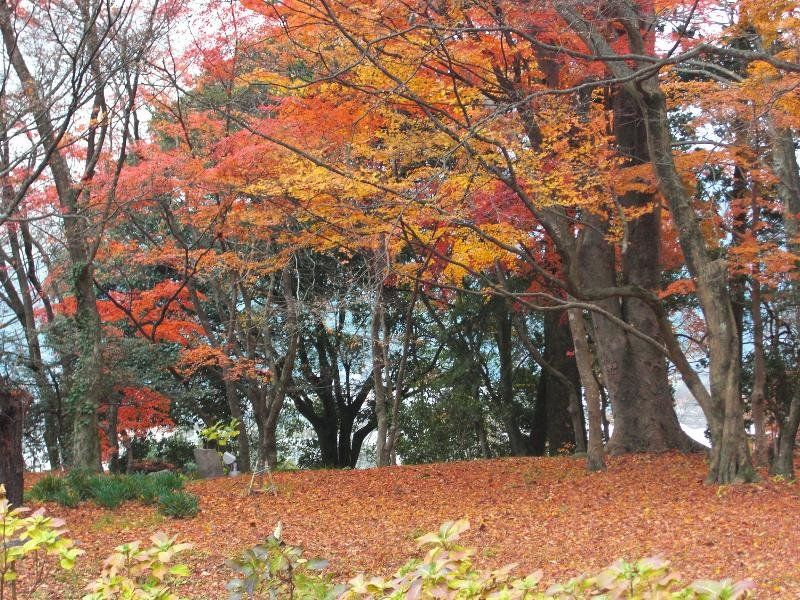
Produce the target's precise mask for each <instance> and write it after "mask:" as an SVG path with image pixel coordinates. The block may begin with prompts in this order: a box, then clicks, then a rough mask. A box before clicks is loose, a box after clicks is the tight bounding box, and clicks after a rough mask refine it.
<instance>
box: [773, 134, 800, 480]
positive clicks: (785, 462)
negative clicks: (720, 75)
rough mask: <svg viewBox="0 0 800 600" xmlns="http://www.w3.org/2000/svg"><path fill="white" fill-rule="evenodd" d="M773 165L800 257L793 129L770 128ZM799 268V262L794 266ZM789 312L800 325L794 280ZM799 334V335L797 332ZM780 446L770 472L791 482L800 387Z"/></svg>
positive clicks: (789, 235) (799, 181) (783, 423)
mask: <svg viewBox="0 0 800 600" xmlns="http://www.w3.org/2000/svg"><path fill="white" fill-rule="evenodd" d="M770 133H771V137H772V163H773V168H774V171H775V174H776V175H777V179H778V182H777V191H778V197H779V198H780V200H781V204H782V205H783V214H784V223H785V228H786V240H787V246H788V247H789V250H790V251H791V252H792V254H793V255H794V256H795V257H797V256H800V240H798V235H800V169H799V168H798V164H797V155H796V152H795V148H794V137H793V135H792V132H791V131H790V130H785V129H784V130H779V129H776V128H774V127H772V128H771V131H770ZM795 268H797V262H796V263H795ZM788 294H789V310H790V311H791V313H792V314H791V318H790V321H792V322H793V323H795V324H798V323H800V283H798V281H797V280H793V281H792V282H791V283H790V286H789V291H788ZM795 333H796V332H795ZM778 425H779V431H778V444H777V448H776V453H775V457H774V460H773V463H772V468H771V469H770V472H771V473H773V474H775V475H782V476H784V477H787V478H789V479H793V478H794V447H795V440H796V438H797V431H798V428H800V385H798V384H795V390H794V393H793V394H792V397H791V400H790V402H789V406H788V409H787V410H786V414H785V415H782V416H781V417H780V418H779V419H778Z"/></svg>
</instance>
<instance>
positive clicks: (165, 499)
mask: <svg viewBox="0 0 800 600" xmlns="http://www.w3.org/2000/svg"><path fill="white" fill-rule="evenodd" d="M158 512H160V513H161V514H162V515H166V516H168V517H172V518H174V519H186V518H189V517H194V516H195V515H197V513H198V512H200V503H199V499H198V498H197V496H195V495H194V494H190V493H188V492H167V493H166V494H163V495H162V496H161V497H160V498H159V499H158Z"/></svg>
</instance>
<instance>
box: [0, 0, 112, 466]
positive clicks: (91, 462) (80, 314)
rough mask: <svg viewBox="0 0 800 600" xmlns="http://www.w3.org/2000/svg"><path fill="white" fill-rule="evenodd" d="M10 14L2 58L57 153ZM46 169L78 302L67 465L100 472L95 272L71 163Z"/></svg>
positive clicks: (4, 9) (0, 10) (1, 18)
mask: <svg viewBox="0 0 800 600" xmlns="http://www.w3.org/2000/svg"><path fill="white" fill-rule="evenodd" d="M13 12H14V11H13V10H12V8H11V6H10V5H9V4H8V2H7V1H6V0H2V1H0V32H2V37H3V43H4V45H5V49H6V53H7V56H8V57H9V62H10V63H11V65H12V66H13V68H14V71H15V73H16V74H17V76H18V77H19V79H20V81H21V82H22V86H23V89H24V90H25V94H26V96H27V97H26V100H27V101H28V102H29V103H30V109H31V112H32V114H33V116H34V119H35V122H36V129H37V133H38V135H39V137H40V138H41V140H42V141H43V142H44V144H45V146H46V147H52V148H55V147H56V143H55V140H56V136H55V130H54V128H53V123H52V121H51V118H50V114H51V113H50V107H49V106H48V104H47V102H46V101H45V99H44V98H42V96H41V95H40V91H39V90H40V86H39V82H37V81H36V79H35V78H34V77H33V75H32V74H31V71H30V69H29V68H28V65H27V63H26V61H25V57H24V56H23V55H22V52H21V47H20V45H19V44H18V37H17V35H16V32H15V31H14V27H13V20H14V19H13V17H12V15H13ZM87 27H88V28H89V29H91V28H92V27H93V25H92V24H88V23H87ZM90 33H92V32H91V31H87V34H86V36H87V38H86V39H87V40H89V39H90ZM90 46H91V44H90ZM90 50H97V48H94V49H92V48H90ZM49 167H50V172H51V174H52V176H53V183H54V185H55V188H56V192H57V195H58V200H59V204H60V207H61V210H62V211H63V213H64V217H63V220H64V234H65V238H66V249H67V254H68V256H69V274H70V276H69V280H70V291H71V292H72V293H73V294H74V296H75V301H76V312H75V325H76V330H77V340H76V353H77V355H78V361H77V368H76V369H75V373H74V377H73V382H72V386H71V388H70V394H69V401H70V407H69V408H70V410H71V411H72V416H73V431H72V452H71V454H72V456H71V460H72V465H71V466H72V467H76V468H88V469H92V470H99V469H100V468H101V463H100V441H99V437H98V427H97V408H98V406H99V405H100V400H101V398H102V394H103V385H102V355H101V327H100V315H99V313H98V310H97V302H96V298H95V291H94V267H93V265H92V256H91V252H90V246H89V242H88V237H89V236H88V232H87V230H86V227H87V222H86V221H85V219H84V218H83V210H82V206H81V202H80V191H79V188H78V187H77V186H76V185H74V182H73V179H72V174H71V172H70V168H69V164H68V163H67V160H66V158H65V157H64V155H63V154H62V152H61V151H60V150H58V149H56V150H54V151H53V152H52V154H51V156H50V159H49Z"/></svg>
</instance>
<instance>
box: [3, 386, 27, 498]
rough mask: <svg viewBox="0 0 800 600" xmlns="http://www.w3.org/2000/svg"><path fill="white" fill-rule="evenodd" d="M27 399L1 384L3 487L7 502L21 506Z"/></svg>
mask: <svg viewBox="0 0 800 600" xmlns="http://www.w3.org/2000/svg"><path fill="white" fill-rule="evenodd" d="M26 404H27V398H26V397H25V394H24V393H23V392H21V391H20V390H15V389H13V388H12V387H11V386H10V385H8V382H7V381H5V380H0V483H2V484H3V485H5V488H6V496H7V497H8V501H9V502H10V503H11V504H12V505H14V506H22V490H23V476H24V471H25V461H24V459H23V456H22V429H23V424H24V422H25V408H26Z"/></svg>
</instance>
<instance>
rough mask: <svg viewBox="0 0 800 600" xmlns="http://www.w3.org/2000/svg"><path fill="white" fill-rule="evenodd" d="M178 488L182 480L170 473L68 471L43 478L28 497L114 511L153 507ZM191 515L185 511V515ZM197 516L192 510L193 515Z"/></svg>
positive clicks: (65, 504)
mask: <svg viewBox="0 0 800 600" xmlns="http://www.w3.org/2000/svg"><path fill="white" fill-rule="evenodd" d="M181 488H183V478H182V477H181V475H179V474H178V473H173V472H162V473H152V474H144V473H134V474H133V475H100V474H98V473H93V472H91V471H86V470H82V469H77V470H75V471H70V472H69V473H68V474H67V476H66V477H56V476H53V475H45V476H44V477H42V478H41V479H40V480H39V481H38V482H36V484H35V485H34V486H33V487H32V488H31V491H30V493H29V497H30V498H32V499H33V500H39V501H42V502H57V503H58V504H60V505H61V506H68V507H75V506H77V505H78V503H79V502H80V501H81V500H92V501H94V502H95V503H96V504H98V505H100V506H102V507H104V508H110V509H115V508H118V507H119V506H120V505H121V504H122V503H123V502H126V501H128V500H138V501H139V502H141V503H142V504H147V505H149V504H155V502H156V501H158V500H159V498H161V497H162V496H168V495H170V494H171V493H173V492H174V491H175V490H180V489H181ZM177 502H181V501H180V500H178V501H177ZM184 504H188V503H186V502H185V503H184ZM195 504H196V502H195ZM190 512H191V511H185V514H189V513H190ZM196 512H197V511H196V510H195V514H196ZM164 514H167V513H164Z"/></svg>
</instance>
